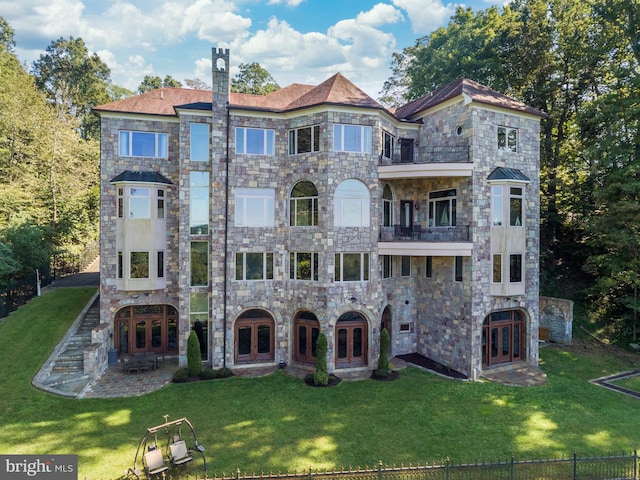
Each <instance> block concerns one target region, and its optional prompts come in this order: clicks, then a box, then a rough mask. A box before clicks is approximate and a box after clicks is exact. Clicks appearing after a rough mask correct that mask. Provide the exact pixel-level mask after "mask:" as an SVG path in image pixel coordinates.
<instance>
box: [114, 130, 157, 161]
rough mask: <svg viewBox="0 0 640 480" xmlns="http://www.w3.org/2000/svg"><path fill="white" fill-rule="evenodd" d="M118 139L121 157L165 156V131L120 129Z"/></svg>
mask: <svg viewBox="0 0 640 480" xmlns="http://www.w3.org/2000/svg"><path fill="white" fill-rule="evenodd" d="M119 139H120V148H119V152H120V156H121V157H151V158H167V152H168V143H169V142H168V139H169V136H168V135H167V134H166V133H152V132H130V131H121V132H120V134H119Z"/></svg>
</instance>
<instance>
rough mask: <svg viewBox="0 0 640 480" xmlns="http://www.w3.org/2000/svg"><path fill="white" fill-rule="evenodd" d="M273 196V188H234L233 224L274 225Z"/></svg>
mask: <svg viewBox="0 0 640 480" xmlns="http://www.w3.org/2000/svg"><path fill="white" fill-rule="evenodd" d="M275 197H276V192H275V189H273V188H240V187H239V188H236V191H235V208H236V210H235V226H236V227H273V226H275Z"/></svg>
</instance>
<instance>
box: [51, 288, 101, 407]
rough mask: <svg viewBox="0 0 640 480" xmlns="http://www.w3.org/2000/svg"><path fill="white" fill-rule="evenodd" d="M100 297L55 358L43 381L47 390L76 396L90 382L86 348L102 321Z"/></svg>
mask: <svg viewBox="0 0 640 480" xmlns="http://www.w3.org/2000/svg"><path fill="white" fill-rule="evenodd" d="M99 298H100V297H96V299H95V300H94V302H93V303H92V304H91V307H89V309H88V310H87V313H86V314H85V316H84V317H83V318H82V319H81V321H80V323H79V324H78V325H77V328H76V330H75V332H73V333H72V334H71V335H70V336H69V337H68V339H67V341H66V343H64V345H63V346H62V349H61V351H60V353H59V354H58V355H57V356H56V357H55V359H53V361H52V362H51V366H50V373H49V375H48V377H47V378H46V379H45V380H44V381H43V382H42V386H43V387H45V388H46V389H47V390H51V391H54V392H55V393H59V394H61V395H68V396H75V395H77V394H78V393H79V392H80V391H82V389H83V388H84V387H85V386H86V385H87V384H88V383H89V381H90V380H91V377H90V375H87V374H85V373H84V349H85V348H86V347H88V346H89V345H91V330H92V329H93V328H94V327H96V326H98V324H99V323H100V306H99Z"/></svg>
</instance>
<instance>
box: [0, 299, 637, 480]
mask: <svg viewBox="0 0 640 480" xmlns="http://www.w3.org/2000/svg"><path fill="white" fill-rule="evenodd" d="M92 293H93V290H91V289H60V290H54V291H51V292H48V293H47V294H45V295H44V296H43V297H41V298H38V299H35V300H33V301H32V302H30V303H29V304H28V305H26V306H24V307H22V308H21V309H20V310H18V311H17V312H15V313H14V314H12V315H11V316H10V317H9V318H8V319H6V320H4V321H3V322H2V323H0V352H1V355H0V371H1V372H3V373H2V375H0V393H1V394H0V414H1V418H0V452H1V453H21V454H27V453H58V454H62V453H71V454H78V455H79V464H80V465H79V466H80V468H79V470H80V471H79V478H87V479H90V480H96V479H112V478H118V477H120V476H121V475H123V473H124V472H125V471H126V469H127V468H129V467H131V466H132V464H133V458H134V455H135V451H136V447H137V443H138V441H139V440H140V437H141V436H142V435H143V434H144V433H145V430H146V428H147V427H149V426H152V425H157V424H160V423H162V422H163V418H162V415H164V414H168V415H169V418H170V419H176V418H179V417H182V416H187V417H188V418H189V420H190V421H191V422H192V423H193V424H194V426H195V428H196V430H197V433H198V439H199V440H200V443H202V444H203V445H204V446H205V447H206V449H207V450H206V454H207V461H208V463H209V474H210V475H211V474H212V472H215V473H216V474H221V473H223V472H226V473H227V474H229V473H232V472H235V471H236V469H237V468H240V470H241V471H246V472H252V471H256V472H259V471H261V470H264V471H279V470H280V471H286V470H291V471H292V470H294V469H297V470H298V471H300V470H302V469H307V468H309V466H313V467H314V468H319V469H324V468H327V469H334V468H341V467H343V466H344V467H349V466H352V467H356V466H365V465H370V466H372V465H374V464H376V463H377V462H378V461H380V460H381V461H382V462H383V463H385V464H400V463H405V464H408V463H413V464H415V463H432V462H440V461H441V460H443V459H444V458H445V457H449V458H451V460H452V461H454V462H456V463H457V462H465V461H480V460H496V459H499V458H501V459H504V458H505V457H509V456H510V455H512V454H513V455H515V456H516V458H531V457H537V458H547V457H556V456H560V455H571V454H572V453H573V452H578V453H580V454H583V455H586V454H607V453H609V452H615V453H619V452H622V451H625V452H629V451H631V450H633V449H634V448H637V447H638V446H639V444H640V437H639V434H638V432H640V401H639V400H637V399H634V398H629V397H626V396H624V395H620V394H617V393H614V392H611V391H609V390H606V389H604V388H601V387H598V386H596V385H593V384H590V383H589V382H588V380H589V379H592V378H596V377H601V376H603V375H607V374H612V373H615V372H618V371H622V370H628V369H630V366H629V364H628V363H629V362H628V361H625V360H623V359H621V358H619V357H616V356H608V355H605V354H592V355H583V354H581V352H580V350H579V349H575V348H574V349H570V350H562V349H559V348H551V347H549V348H544V349H542V351H541V357H542V361H541V366H542V368H543V369H544V370H545V371H546V372H547V375H548V381H547V383H546V384H545V385H544V386H540V387H529V388H523V387H506V386H502V385H497V384H493V383H488V382H483V383H480V382H475V383H473V382H453V381H450V380H447V379H443V378H440V377H437V376H433V375H430V374H428V373H425V372H422V371H420V370H417V369H413V368H407V369H405V370H403V371H401V372H400V378H399V379H398V380H396V381H394V382H375V381H372V380H363V381H357V382H341V383H340V384H339V385H338V386H337V387H333V388H324V389H322V388H310V387H308V386H306V385H305V384H304V382H303V381H302V380H300V379H293V378H289V377H287V376H286V375H284V374H283V373H282V372H281V371H278V372H276V373H275V374H273V375H270V376H268V377H263V378H254V379H251V378H235V377H234V378H230V379H224V380H213V381H208V382H199V383H187V384H172V385H169V386H167V387H165V388H163V389H162V390H160V391H158V392H155V393H152V394H149V395H145V396H142V397H135V398H126V399H103V400H96V399H90V400H89V399H87V400H75V399H68V398H62V397H57V396H55V395H51V394H48V393H44V392H40V391H38V390H36V389H35V388H33V387H32V386H31V384H30V382H31V379H32V377H33V376H34V375H35V373H36V372H37V370H38V368H39V367H40V366H41V365H42V363H43V362H44V361H45V360H46V358H47V356H48V355H49V354H50V352H51V350H52V349H53V348H54V347H55V345H56V343H57V342H58V341H59V339H60V338H61V337H62V335H63V334H64V332H65V331H66V329H67V328H68V326H69V325H70V324H71V323H72V322H73V320H74V319H75V317H76V316H77V314H78V313H79V312H80V311H81V309H82V307H83V306H84V304H85V303H86V302H87V301H88V299H89V298H90V297H91V294H92ZM195 464H196V462H194V463H193V464H192V465H193V467H190V468H192V469H194V468H197V466H196V465H195ZM200 477H202V474H200Z"/></svg>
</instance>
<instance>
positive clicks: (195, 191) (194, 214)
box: [189, 171, 210, 235]
mask: <svg viewBox="0 0 640 480" xmlns="http://www.w3.org/2000/svg"><path fill="white" fill-rule="evenodd" d="M209 201H210V195H209V172H202V171H191V172H189V233H190V234H191V235H207V234H208V233H209ZM203 227H204V228H203Z"/></svg>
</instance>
